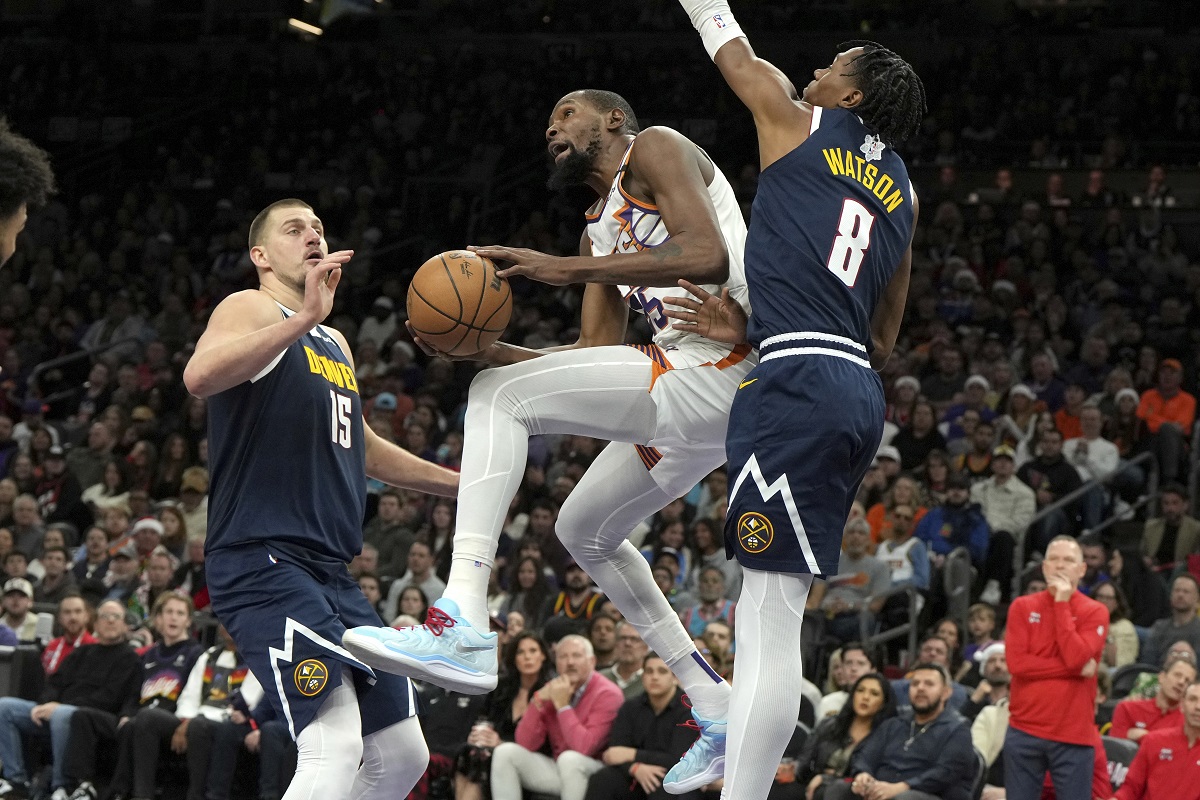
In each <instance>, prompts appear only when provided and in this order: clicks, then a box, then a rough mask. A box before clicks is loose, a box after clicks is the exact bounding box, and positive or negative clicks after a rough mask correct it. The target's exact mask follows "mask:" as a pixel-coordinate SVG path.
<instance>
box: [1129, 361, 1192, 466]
mask: <svg viewBox="0 0 1200 800" xmlns="http://www.w3.org/2000/svg"><path fill="white" fill-rule="evenodd" d="M1182 382H1183V365H1182V364H1180V363H1179V361H1178V360H1177V359H1174V358H1164V359H1163V362H1162V363H1161V364H1159V366H1158V386H1157V387H1156V388H1154V389H1147V390H1146V391H1145V392H1144V393H1143V394H1142V400H1141V402H1140V403H1139V404H1138V410H1137V415H1138V418H1139V419H1141V420H1142V421H1143V422H1145V423H1146V429H1147V430H1148V431H1150V437H1149V438H1150V446H1151V447H1152V448H1153V449H1154V453H1155V455H1157V456H1158V466H1159V469H1160V470H1161V472H1162V480H1163V481H1164V482H1165V483H1171V482H1172V481H1174V480H1175V479H1176V478H1177V477H1178V476H1179V466H1180V461H1181V459H1182V457H1183V452H1184V448H1185V447H1186V446H1187V440H1188V437H1189V436H1191V433H1192V424H1193V423H1194V422H1195V421H1196V398H1195V397H1194V396H1192V395H1190V394H1188V393H1187V392H1185V391H1183V390H1182V389H1180V388H1179V385H1180V384H1181V383H1182Z"/></svg>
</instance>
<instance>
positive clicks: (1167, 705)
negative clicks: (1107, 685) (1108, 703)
mask: <svg viewBox="0 0 1200 800" xmlns="http://www.w3.org/2000/svg"><path fill="white" fill-rule="evenodd" d="M1195 680H1196V664H1195V662H1194V661H1193V660H1192V658H1191V656H1190V655H1179V656H1170V657H1168V658H1167V663H1166V664H1164V665H1163V668H1162V672H1160V673H1158V689H1156V690H1155V692H1154V697H1150V698H1147V699H1145V700H1133V699H1126V700H1122V701H1121V702H1119V703H1117V707H1116V709H1114V710H1113V723H1112V728H1111V729H1109V732H1108V735H1109V736H1115V737H1117V738H1118V739H1128V740H1129V741H1131V742H1137V741H1140V740H1141V739H1142V738H1143V737H1144V736H1145V735H1146V734H1148V733H1150V732H1151V731H1157V730H1161V729H1163V728H1176V727H1178V726H1179V724H1180V723H1181V722H1182V721H1183V709H1182V706H1181V705H1180V704H1181V703H1182V702H1183V695H1184V692H1185V691H1186V690H1187V687H1188V685H1190V684H1191V683H1192V682H1193V681H1195Z"/></svg>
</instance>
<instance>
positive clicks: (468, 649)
mask: <svg viewBox="0 0 1200 800" xmlns="http://www.w3.org/2000/svg"><path fill="white" fill-rule="evenodd" d="M454 649H455V651H457V652H459V653H462V654H463V655H467V654H469V653H479V652H482V651H484V650H491V649H492V645H490V644H484V645H474V644H467V643H466V642H455V643H454Z"/></svg>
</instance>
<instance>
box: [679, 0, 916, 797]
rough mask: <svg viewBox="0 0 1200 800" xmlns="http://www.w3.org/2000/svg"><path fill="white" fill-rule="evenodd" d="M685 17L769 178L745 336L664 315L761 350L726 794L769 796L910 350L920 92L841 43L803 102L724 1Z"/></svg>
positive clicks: (744, 511) (701, 312) (738, 542)
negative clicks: (894, 363)
mask: <svg viewBox="0 0 1200 800" xmlns="http://www.w3.org/2000/svg"><path fill="white" fill-rule="evenodd" d="M680 2H681V4H682V5H683V7H684V9H685V10H686V11H687V12H688V15H689V17H690V18H691V20H692V23H693V25H694V26H695V27H696V29H697V30H698V31H699V33H700V34H701V38H702V39H703V40H704V45H705V48H706V49H707V50H708V53H709V55H710V56H711V57H712V58H713V60H714V61H715V62H716V65H717V67H718V69H719V70H720V71H721V74H722V75H723V76H724V78H725V80H726V82H728V84H729V86H730V88H732V89H733V90H734V92H735V93H736V94H737V95H738V97H739V98H741V100H742V102H743V103H745V104H746V106H747V107H748V108H749V109H750V111H751V113H752V114H753V115H754V122H755V127H756V129H757V132H758V145H759V159H760V167H761V174H760V177H759V184H758V192H757V195H756V196H755V199H754V204H753V207H752V211H751V225H750V229H749V233H748V235H747V239H746V280H747V284H748V286H749V289H750V302H751V305H752V308H753V313H752V315H751V316H750V319H749V325H748V329H745V332H743V329H741V326H740V323H742V322H744V319H743V315H742V312H741V309H740V307H735V306H736V304H732V303H727V302H723V301H722V299H721V298H719V297H715V296H710V297H703V299H704V301H705V302H704V304H703V306H701V305H700V304H699V303H697V302H696V301H695V300H692V299H689V298H680V300H679V301H678V303H677V306H679V307H682V308H683V311H672V312H670V313H671V315H672V316H675V317H676V318H677V319H679V320H680V322H678V323H676V324H677V325H679V326H680V328H681V330H687V331H692V332H697V333H707V335H709V336H711V337H713V338H714V339H717V340H724V341H730V342H739V341H742V340H743V339H748V340H749V342H750V343H752V344H754V345H756V346H758V348H759V359H760V361H759V365H758V366H757V367H756V368H755V369H754V370H753V371H752V372H751V373H750V375H749V376H748V377H747V379H746V380H744V381H743V382H742V384H741V386H740V388H739V389H738V392H737V394H736V395H735V397H734V401H733V408H732V410H731V412H730V420H729V432H728V436H727V440H726V442H727V451H728V455H729V477H730V490H729V512H728V515H727V516H726V527H725V547H726V552H727V553H729V554H730V555H731V556H732V555H736V557H737V559H738V561H739V562H740V563H741V564H742V566H743V568H744V575H745V581H744V584H743V588H742V594H741V599H740V600H739V601H738V626H737V631H736V637H737V654H738V670H737V673H738V674H737V681H736V682H735V683H734V686H733V697H732V701H731V703H730V707H729V716H728V726H727V728H726V729H725V730H726V735H727V738H726V741H725V746H726V760H725V787H724V790H723V796H724V797H727V798H734V799H736V800H742V799H743V798H762V797H766V796H767V792H768V790H769V788H770V786H771V781H772V779H773V777H774V775H775V770H776V767H777V766H778V764H779V760H780V758H781V756H782V755H783V748H784V745H785V744H786V743H787V740H788V736H789V735H790V733H791V731H792V730H793V727H794V726H795V722H796V715H797V714H798V712H799V706H800V695H799V693H798V692H797V691H796V687H797V686H799V685H800V683H801V680H802V679H803V672H802V669H801V664H800V658H799V656H800V629H801V623H802V621H803V618H804V606H805V602H806V600H807V598H808V592H809V589H810V588H811V586H812V581H813V579H814V577H817V576H825V575H833V574H835V573H836V571H837V564H838V553H839V551H840V548H841V532H842V528H843V526H844V524H845V521H846V518H847V516H848V515H849V511H850V504H851V502H852V501H853V499H854V495H855V493H856V491H857V490H858V487H859V484H860V483H861V481H862V478H863V476H864V474H865V473H866V470H867V468H868V466H869V465H870V463H871V460H872V459H873V457H874V456H875V452H876V450H877V448H878V447H879V442H880V439H881V437H882V434H883V411H884V401H883V387H882V384H881V382H880V380H879V377H878V375H876V373H875V372H874V370H873V369H872V367H874V369H881V368H882V367H883V365H884V364H885V363H886V362H887V359H888V356H889V355H890V354H891V351H892V348H893V347H894V346H895V343H896V337H897V335H898V334H899V329H900V322H901V319H902V317H903V314H904V303H905V299H906V296H907V294H908V283H909V274H910V269H911V262H912V247H911V243H912V232H913V226H914V224H915V222H916V217H917V198H916V195H915V193H914V192H913V189H912V185H911V183H910V182H909V179H908V172H907V169H906V168H905V165H904V161H903V160H902V159H901V158H900V156H899V155H897V154H896V152H895V150H893V149H892V148H893V147H894V145H895V144H896V143H898V142H901V141H903V140H905V139H907V138H909V137H910V136H912V135H914V134H916V133H917V131H918V129H919V126H920V124H921V119H922V116H923V115H924V113H925V92H924V89H923V87H922V85H921V81H920V79H919V78H918V77H917V75H916V74H915V73H914V72H913V70H912V67H910V66H909V65H908V64H907V63H906V62H904V61H903V60H902V59H901V58H900V57H899V56H897V55H896V54H895V53H893V52H891V51H889V50H886V49H884V48H883V47H880V46H879V45H877V44H874V43H871V42H861V43H852V44H851V45H843V46H842V48H841V49H842V50H843V52H840V53H838V55H837V57H836V58H835V59H834V60H833V63H832V64H831V65H830V66H829V67H826V68H822V69H818V70H816V71H815V73H814V79H813V80H812V81H811V82H810V83H809V84H808V85H807V86H806V87H805V88H804V92H803V94H801V93H799V92H797V91H796V89H795V87H794V86H793V85H792V83H791V81H790V80H788V78H787V77H786V76H785V75H784V74H783V73H782V72H780V71H779V70H778V69H776V68H775V67H774V66H772V65H771V64H769V63H767V62H766V61H763V60H762V59H759V58H757V57H756V56H755V55H754V51H753V50H752V49H751V47H750V44H749V43H748V42H747V40H746V38H745V36H744V35H743V33H742V31H741V29H740V27H739V26H738V24H737V21H736V20H735V19H734V17H733V14H732V13H731V12H730V10H729V5H728V2H727V0H680ZM685 288H686V287H685ZM694 294H697V296H703V295H704V294H707V293H705V292H703V291H701V292H699V293H694ZM731 322H736V323H739V324H735V325H730V324H729V323H731ZM701 727H702V729H703V728H704V725H703V722H701ZM705 738H706V735H702V736H701V742H699V743H697V745H696V747H694V748H693V750H692V751H689V754H688V756H687V757H686V758H685V759H684V761H683V762H682V763H681V764H679V765H678V766H677V767H676V769H675V770H674V772H675V775H674V777H675V778H676V782H675V785H677V786H689V785H693V784H691V783H690V781H689V780H688V779H687V776H686V774H685V773H687V772H694V773H695V774H696V775H697V776H700V778H699V779H706V778H707V775H706V774H705V764H704V759H705V758H706V757H707V755H706V748H705V745H704V743H703V740H704V739H705ZM909 788H918V787H908V786H906V785H905V784H888V785H886V786H885V785H883V784H879V785H877V786H875V787H872V794H870V797H871V798H873V800H876V799H880V798H891V797H894V796H896V795H897V794H900V793H901V792H905V791H907V790H908V789H909Z"/></svg>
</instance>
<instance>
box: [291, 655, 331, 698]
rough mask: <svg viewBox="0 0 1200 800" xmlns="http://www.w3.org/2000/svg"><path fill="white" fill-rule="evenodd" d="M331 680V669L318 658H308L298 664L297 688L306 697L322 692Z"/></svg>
mask: <svg viewBox="0 0 1200 800" xmlns="http://www.w3.org/2000/svg"><path fill="white" fill-rule="evenodd" d="M328 681H329V670H328V669H326V667H325V665H324V664H322V663H321V662H320V661H317V660H316V659H312V658H310V659H307V660H305V661H301V662H300V663H299V664H297V665H296V689H297V690H298V691H299V692H300V694H302V695H304V696H305V697H313V696H314V695H318V694H320V693H321V690H322V689H324V688H325V684H326V683H327V682H328Z"/></svg>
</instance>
